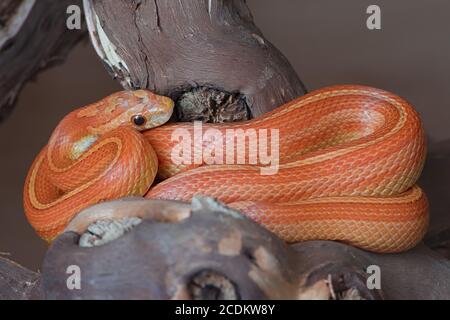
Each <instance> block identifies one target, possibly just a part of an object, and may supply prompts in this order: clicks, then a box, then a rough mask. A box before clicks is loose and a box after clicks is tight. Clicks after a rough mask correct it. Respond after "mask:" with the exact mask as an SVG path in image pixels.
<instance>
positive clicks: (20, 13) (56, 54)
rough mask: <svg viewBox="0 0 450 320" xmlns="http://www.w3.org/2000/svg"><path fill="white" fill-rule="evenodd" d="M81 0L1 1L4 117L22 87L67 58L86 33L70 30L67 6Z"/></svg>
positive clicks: (0, 89) (0, 112) (0, 87)
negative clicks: (68, 27) (67, 20)
mask: <svg viewBox="0 0 450 320" xmlns="http://www.w3.org/2000/svg"><path fill="white" fill-rule="evenodd" d="M73 4H78V5H81V0H58V1H54V0H2V1H1V3H0V70H1V77H0V121H2V120H3V119H5V118H6V117H7V116H8V114H9V113H10V112H11V110H12V108H13V106H14V103H15V101H16V99H17V96H18V94H19V93H20V90H21V89H22V87H23V86H24V85H25V83H26V82H28V81H30V80H32V79H33V78H34V77H35V76H36V75H37V74H38V73H39V72H40V71H42V70H44V69H46V68H49V67H51V66H54V65H55V64H58V63H61V62H63V61H64V59H65V57H66V56H67V54H68V53H69V52H70V50H71V49H72V47H73V46H74V45H75V44H76V43H78V42H79V41H80V40H81V39H82V38H83V36H84V35H85V33H86V32H85V29H83V30H68V29H67V27H66V19H67V17H68V16H67V14H66V10H67V7H68V6H69V5H73Z"/></svg>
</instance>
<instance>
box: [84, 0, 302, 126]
mask: <svg viewBox="0 0 450 320" xmlns="http://www.w3.org/2000/svg"><path fill="white" fill-rule="evenodd" d="M84 3H85V8H86V15H87V20H88V22H89V26H90V33H91V38H92V41H93V44H94V46H95V47H96V49H97V52H98V53H99V55H100V56H101V58H102V59H103V60H104V61H105V64H106V65H107V66H108V67H109V69H110V72H111V73H113V74H114V75H115V76H116V77H117V78H118V80H119V81H120V82H121V83H122V85H123V86H124V87H125V88H142V87H146V88H149V89H150V90H153V91H156V92H158V93H160V94H164V95H170V96H171V97H172V98H175V99H176V100H178V98H179V97H180V96H181V95H182V93H185V92H189V91H191V90H192V89H194V88H196V87H202V88H212V89H218V90H220V91H222V92H224V93H226V96H225V97H224V98H221V99H220V101H219V104H221V103H224V104H226V101H227V99H229V97H230V96H239V97H241V98H242V99H236V100H237V101H238V102H237V103H234V104H233V103H232V107H231V108H232V109H233V111H232V113H233V114H236V110H235V109H236V106H238V110H239V111H240V112H242V111H243V110H245V108H248V109H249V110H250V113H251V114H249V115H248V116H246V115H244V116H243V118H244V119H245V118H246V117H252V116H258V115H260V114H262V113H264V112H267V111H269V110H272V109H274V108H275V107H278V106H280V105H282V104H284V103H286V102H288V101H290V100H292V99H293V98H295V97H297V96H300V95H302V94H303V93H304V92H305V89H304V87H303V85H302V83H301V81H300V80H299V78H298V76H297V75H296V73H295V72H294V70H293V69H292V67H291V65H290V64H289V62H288V61H287V60H286V58H285V57H284V56H283V55H282V54H281V53H280V52H279V51H278V50H277V49H276V48H275V47H274V46H273V45H272V44H270V42H268V41H267V40H266V39H265V38H264V36H263V35H262V34H261V32H260V31H259V30H258V28H257V27H256V26H255V25H254V23H253V18H252V16H251V13H250V11H249V9H248V7H247V5H246V4H245V1H244V0H212V1H198V0H186V1H167V0H164V1H163V0H153V1H138V0H133V1H123V0H122V1H107V0H99V1H95V2H91V1H90V0H85V1H84ZM203 93H204V91H203ZM203 93H202V92H199V93H197V92H196V91H194V93H193V95H194V97H193V98H190V100H189V101H195V102H202V101H204V102H203V104H204V105H203V106H202V105H197V107H198V109H199V110H197V112H196V111H192V110H190V111H189V112H186V110H185V109H186V108H189V106H191V105H192V103H190V102H189V101H188V102H186V100H184V103H185V104H182V103H179V104H178V107H179V108H181V109H183V110H181V112H180V115H181V117H182V118H183V119H182V120H192V119H193V118H200V119H204V118H206V120H210V121H227V120H231V121H233V120H242V119H235V118H234V117H232V116H230V115H227V114H225V115H224V116H222V115H219V116H215V117H208V116H204V113H205V109H209V108H214V107H215V106H216V105H217V102H216V101H215V100H217V99H216V98H214V95H216V93H215V92H214V91H212V92H211V93H210V95H211V96H212V98H211V99H208V98H206V99H203V98H202V97H201V96H200V97H199V98H198V99H197V98H196V97H195V96H196V95H197V94H200V95H201V94H203ZM239 100H242V101H244V102H245V105H244V106H242V105H241V104H239ZM211 101H212V102H214V103H213V106H211V105H209V102H211ZM186 103H187V105H188V106H187V107H186ZM205 104H206V105H205ZM192 112H194V114H196V115H194V116H193V115H192ZM222 112H225V113H226V108H224V110H222ZM186 113H188V117H187V118H184V117H183V115H184V114H186ZM206 113H209V112H208V111H206ZM211 113H213V114H214V113H217V112H216V111H211ZM218 119H219V120H218Z"/></svg>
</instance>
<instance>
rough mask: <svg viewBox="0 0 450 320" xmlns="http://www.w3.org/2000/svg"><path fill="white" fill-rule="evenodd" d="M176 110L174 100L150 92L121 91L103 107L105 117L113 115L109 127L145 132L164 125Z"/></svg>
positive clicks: (111, 97)
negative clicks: (125, 127) (123, 127)
mask: <svg viewBox="0 0 450 320" xmlns="http://www.w3.org/2000/svg"><path fill="white" fill-rule="evenodd" d="M173 110H174V102H173V100H172V99H170V98H168V97H164V96H160V95H157V94H154V93H153V92H151V91H148V90H136V91H121V92H117V93H115V94H113V95H111V96H109V97H108V98H106V101H105V103H104V105H103V110H102V111H103V113H104V115H108V114H109V115H111V121H110V122H109V126H113V127H115V126H132V127H133V128H135V129H136V130H139V131H145V130H148V129H151V128H155V127H158V126H161V125H163V124H164V123H166V122H167V121H169V119H170V118H171V116H172V114H173Z"/></svg>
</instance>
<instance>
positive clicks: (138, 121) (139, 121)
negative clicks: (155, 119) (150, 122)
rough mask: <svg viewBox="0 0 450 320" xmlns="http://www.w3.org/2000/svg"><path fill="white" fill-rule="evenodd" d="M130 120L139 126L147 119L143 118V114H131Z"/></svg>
mask: <svg viewBox="0 0 450 320" xmlns="http://www.w3.org/2000/svg"><path fill="white" fill-rule="evenodd" d="M131 121H133V123H134V124H135V125H137V126H138V127H141V126H143V125H144V124H145V123H146V122H147V119H145V117H144V116H141V115H137V116H133V118H131Z"/></svg>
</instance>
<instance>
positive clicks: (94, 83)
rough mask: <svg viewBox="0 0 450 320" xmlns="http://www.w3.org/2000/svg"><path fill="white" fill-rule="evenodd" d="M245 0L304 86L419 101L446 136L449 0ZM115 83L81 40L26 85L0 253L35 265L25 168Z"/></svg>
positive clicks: (1, 161) (5, 152) (3, 202)
mask: <svg viewBox="0 0 450 320" xmlns="http://www.w3.org/2000/svg"><path fill="white" fill-rule="evenodd" d="M55 1H56V0H55ZM248 3H249V5H250V7H251V9H252V11H253V13H254V16H255V19H256V22H257V24H258V26H259V27H260V28H261V29H262V31H263V32H264V33H265V35H266V36H267V38H268V39H270V40H271V41H272V42H273V43H274V44H275V45H276V46H277V47H278V48H279V49H280V50H281V51H282V52H283V53H284V54H285V55H286V56H287V57H288V59H289V60H290V61H291V63H292V64H293V66H294V68H295V69H296V70H297V72H298V73H299V75H300V76H301V78H302V79H303V81H304V82H305V84H306V86H307V87H308V89H309V90H312V89H316V88H319V87H323V86H326V85H332V84H342V83H355V84H365V85H371V86H375V87H380V88H383V89H386V90H389V91H392V92H394V93H397V94H399V95H401V96H403V97H404V98H406V99H408V100H409V101H411V102H412V103H413V104H414V105H415V106H416V107H417V109H418V110H419V112H420V114H421V115H422V118H423V121H424V124H425V127H426V129H427V132H428V135H429V137H430V139H431V140H432V141H433V143H436V142H440V141H444V140H448V139H450V130H449V128H448V127H449V126H448V123H449V120H450V108H449V107H450V90H449V85H450V41H449V39H450V31H449V30H450V2H449V1H448V0H395V1H392V0H385V1H363V0H339V1H336V0H302V1H301V0H298V1H293V0H277V1H273V0H272V1H270V0H248ZM370 4H378V5H380V6H381V8H382V30H380V31H370V30H368V29H367V28H366V19H367V15H366V13H365V12H366V8H367V7H368V6H369V5H370ZM0 74H1V70H0ZM118 89H120V88H119V86H118V85H117V84H116V83H115V81H113V80H112V79H110V77H109V76H108V74H107V73H106V71H105V70H104V69H103V66H102V65H101V63H100V61H99V59H98V58H97V57H96V56H95V53H94V52H93V50H92V49H91V47H90V46H89V44H84V45H80V46H78V47H77V48H76V49H75V50H74V51H73V53H72V54H71V55H70V56H69V59H68V60H67V62H66V64H65V65H63V66H61V67H57V68H54V69H51V70H49V71H46V72H45V73H43V74H41V75H40V76H39V77H38V79H37V81H36V82H35V83H31V84H29V85H28V86H27V87H26V88H25V90H24V91H23V93H22V95H21V96H20V100H19V103H18V105H17V108H16V110H15V111H14V112H13V114H12V116H11V117H10V118H9V119H8V120H7V121H6V122H5V123H3V124H1V125H0V150H1V152H0V155H1V158H0V252H5V253H10V258H12V259H13V260H15V261H18V262H19V263H22V264H24V265H25V266H27V267H30V268H32V269H34V270H37V269H38V268H39V266H40V263H41V261H42V257H43V255H44V253H45V250H46V245H45V243H43V242H42V241H41V240H40V239H39V238H38V237H37V236H36V235H35V234H34V232H33V230H32V229H31V227H30V226H29V225H28V223H27V222H26V219H25V217H24V214H23V209H22V186H23V181H24V179H25V175H26V172H27V170H28V167H29V165H30V163H31V162H32V160H33V158H34V156H35V155H36V154H37V152H38V151H39V150H40V148H41V147H42V146H43V145H44V144H45V143H46V141H47V139H48V137H49V135H50V133H51V131H52V129H53V128H54V127H55V126H56V124H57V123H58V121H59V120H60V119H61V118H62V117H63V116H64V115H65V114H66V113H67V112H69V111H70V110H72V109H73V108H75V107H78V106H82V105H84V104H87V103H89V102H93V101H95V100H98V99H100V98H102V97H103V96H105V95H107V94H109V93H111V92H113V91H116V90H118Z"/></svg>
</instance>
